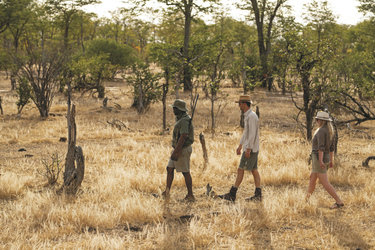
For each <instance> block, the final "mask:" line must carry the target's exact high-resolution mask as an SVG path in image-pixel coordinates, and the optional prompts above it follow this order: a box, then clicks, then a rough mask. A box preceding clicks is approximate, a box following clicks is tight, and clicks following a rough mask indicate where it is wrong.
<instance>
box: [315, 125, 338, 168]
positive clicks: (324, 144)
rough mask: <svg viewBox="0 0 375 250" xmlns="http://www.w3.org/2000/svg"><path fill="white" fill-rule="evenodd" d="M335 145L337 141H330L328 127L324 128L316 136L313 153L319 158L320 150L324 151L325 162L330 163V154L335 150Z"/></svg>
mask: <svg viewBox="0 0 375 250" xmlns="http://www.w3.org/2000/svg"><path fill="white" fill-rule="evenodd" d="M334 144H335V141H334V140H332V142H331V141H330V139H329V133H328V128H327V126H323V127H321V128H320V129H319V130H318V132H317V133H316V134H315V135H314V138H313V139H312V152H313V153H314V154H316V155H317V156H319V154H318V150H320V151H323V152H324V154H323V162H324V163H326V162H329V161H330V156H329V152H333V151H334V150H335V147H334ZM318 159H319V158H318Z"/></svg>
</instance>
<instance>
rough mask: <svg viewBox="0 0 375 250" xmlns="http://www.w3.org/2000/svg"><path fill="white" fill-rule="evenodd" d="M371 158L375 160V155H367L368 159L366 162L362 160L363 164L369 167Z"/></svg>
mask: <svg viewBox="0 0 375 250" xmlns="http://www.w3.org/2000/svg"><path fill="white" fill-rule="evenodd" d="M370 160H375V156H370V157H367V159H366V160H365V161H364V162H362V166H363V167H367V168H368V167H369V165H368V163H369V161H370Z"/></svg>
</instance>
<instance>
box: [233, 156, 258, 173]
mask: <svg viewBox="0 0 375 250" xmlns="http://www.w3.org/2000/svg"><path fill="white" fill-rule="evenodd" d="M258 153H259V152H255V153H253V152H251V153H250V158H246V157H245V152H243V153H242V156H241V161H240V166H239V167H238V168H240V169H243V170H246V171H252V170H254V169H258Z"/></svg>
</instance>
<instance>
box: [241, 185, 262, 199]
mask: <svg viewBox="0 0 375 250" xmlns="http://www.w3.org/2000/svg"><path fill="white" fill-rule="evenodd" d="M245 201H253V202H258V201H259V202H260V201H262V189H261V188H256V189H255V194H254V196H252V197H250V198H246V199H245Z"/></svg>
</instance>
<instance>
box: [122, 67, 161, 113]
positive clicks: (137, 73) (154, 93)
mask: <svg viewBox="0 0 375 250" xmlns="http://www.w3.org/2000/svg"><path fill="white" fill-rule="evenodd" d="M133 72H134V76H129V77H128V78H127V81H128V83H129V84H131V85H132V87H133V91H132V92H133V97H134V102H133V105H132V106H133V107H136V108H137V112H138V114H143V113H145V112H146V111H147V110H148V108H149V106H150V104H151V103H154V102H156V101H158V100H160V95H161V93H160V87H161V86H160V83H159V79H160V74H155V73H152V72H151V71H150V68H149V65H148V64H146V63H141V62H138V63H136V64H134V65H133Z"/></svg>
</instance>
